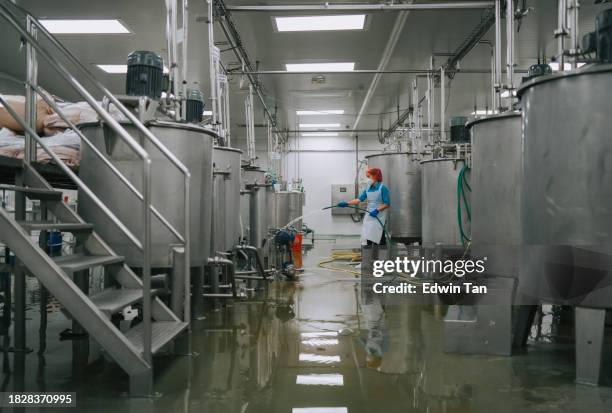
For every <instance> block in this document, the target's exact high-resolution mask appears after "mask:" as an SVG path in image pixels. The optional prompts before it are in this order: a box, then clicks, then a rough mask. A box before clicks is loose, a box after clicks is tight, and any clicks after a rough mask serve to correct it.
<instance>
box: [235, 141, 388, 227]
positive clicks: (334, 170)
mask: <svg viewBox="0 0 612 413" xmlns="http://www.w3.org/2000/svg"><path fill="white" fill-rule="evenodd" d="M262 141H263V142H262ZM234 145H236V146H237V147H239V148H243V147H244V146H245V142H244V141H236V142H234ZM289 146H290V148H291V150H290V153H289V155H288V156H287V160H286V165H285V168H284V169H285V171H284V176H285V179H286V180H287V181H288V182H291V180H292V179H293V178H295V177H297V176H299V177H301V178H302V182H303V185H304V188H305V191H306V205H305V206H304V213H305V214H307V213H309V212H310V211H313V210H320V209H321V208H324V207H327V206H329V205H330V204H331V185H332V184H351V185H352V184H354V181H355V138H353V137H325V138H312V137H308V138H305V137H302V138H301V139H300V142H299V150H298V144H297V142H296V141H295V140H293V139H292V140H291V141H290V142H289ZM381 148H382V146H381V145H380V144H379V143H378V141H377V140H376V139H372V138H367V139H366V138H360V139H359V149H360V150H359V159H360V160H363V159H364V157H365V156H366V155H369V154H372V153H378V152H380V150H381ZM257 156H258V157H259V162H258V163H259V165H260V166H261V167H266V159H267V154H266V150H265V141H264V140H263V139H258V142H257ZM298 160H299V172H298V170H297V169H298ZM360 178H361V180H362V181H365V170H363V169H362V171H361V177H360ZM305 222H306V223H307V224H308V226H310V227H311V228H312V229H313V230H314V231H315V233H316V234H333V235H338V234H340V235H358V234H359V233H360V231H361V224H360V223H354V222H353V221H352V220H351V217H350V216H348V215H340V216H338V215H334V216H332V214H331V211H329V210H327V211H322V212H320V213H316V214H313V215H311V216H309V217H307V218H306V219H305Z"/></svg>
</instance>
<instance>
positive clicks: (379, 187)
mask: <svg viewBox="0 0 612 413" xmlns="http://www.w3.org/2000/svg"><path fill="white" fill-rule="evenodd" d="M366 177H367V178H368V186H367V188H366V189H365V190H364V191H363V192H362V193H361V195H359V198H357V199H353V200H351V201H348V202H340V203H338V205H337V206H338V207H340V208H346V207H348V206H350V205H359V202H363V201H365V200H367V201H368V206H367V210H368V213H367V214H366V215H365V216H364V218H363V226H362V228H361V244H362V245H386V244H387V240H386V239H385V232H384V228H383V225H385V222H386V221H387V208H389V206H390V203H389V188H387V187H386V186H385V185H383V183H382V180H383V177H382V171H381V170H380V169H378V168H368V170H367V171H366ZM381 224H382V225H381Z"/></svg>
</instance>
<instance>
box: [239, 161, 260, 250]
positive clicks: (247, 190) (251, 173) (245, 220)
mask: <svg viewBox="0 0 612 413" xmlns="http://www.w3.org/2000/svg"><path fill="white" fill-rule="evenodd" d="M265 183H266V172H265V171H264V170H262V169H260V168H258V167H254V166H243V167H242V190H241V194H240V223H241V225H242V233H243V235H244V237H245V239H247V240H249V239H250V233H251V224H250V222H251V219H250V215H251V214H250V210H251V196H252V190H251V188H252V186H254V185H264V184H265Z"/></svg>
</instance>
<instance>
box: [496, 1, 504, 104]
mask: <svg viewBox="0 0 612 413" xmlns="http://www.w3.org/2000/svg"><path fill="white" fill-rule="evenodd" d="M501 76H502V75H501V0H495V109H496V110H497V111H498V112H501V109H502V107H501Z"/></svg>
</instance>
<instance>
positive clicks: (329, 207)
mask: <svg viewBox="0 0 612 413" xmlns="http://www.w3.org/2000/svg"><path fill="white" fill-rule="evenodd" d="M332 208H340V207H339V206H338V205H330V206H328V207H325V208H321V211H325V210H326V209H332ZM345 208H353V209H354V210H356V211H361V212H365V213H366V214H369V213H370V211H368V210H367V209H363V208H359V207H358V206H355V205H349V206H347V207H345ZM374 218H376V220H377V221H378V223H379V224H380V226H381V227H382V228H383V232H384V233H385V237H386V239H387V242H391V235H390V234H389V231H387V227H386V225H385V224H383V222H382V221H381V220H380V218H378V217H374Z"/></svg>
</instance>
